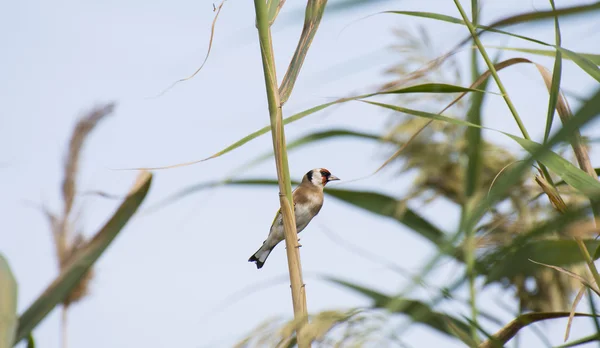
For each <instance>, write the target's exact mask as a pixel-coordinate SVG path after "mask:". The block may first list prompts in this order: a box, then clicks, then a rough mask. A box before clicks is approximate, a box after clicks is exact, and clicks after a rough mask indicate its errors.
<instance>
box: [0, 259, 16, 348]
mask: <svg viewBox="0 0 600 348" xmlns="http://www.w3.org/2000/svg"><path fill="white" fill-rule="evenodd" d="M16 333H17V281H16V279H15V276H14V275H13V273H12V271H11V269H10V265H9V264H8V261H7V260H6V258H5V257H4V255H2V254H0V348H9V347H12V346H13V342H14V341H15V334H16Z"/></svg>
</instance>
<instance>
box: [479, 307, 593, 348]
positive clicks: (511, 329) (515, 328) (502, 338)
mask: <svg viewBox="0 0 600 348" xmlns="http://www.w3.org/2000/svg"><path fill="white" fill-rule="evenodd" d="M569 315H570V313H569V312H539V313H526V314H521V315H519V316H518V317H516V318H515V319H514V320H513V321H511V322H510V323H508V324H507V325H506V326H504V327H503V328H502V329H501V330H500V331H498V332H496V333H495V334H494V335H493V336H492V338H491V339H489V340H487V341H485V342H483V343H482V344H481V345H479V348H494V347H504V345H505V344H506V342H508V341H510V340H511V339H512V338H513V337H515V335H516V334H517V333H518V332H519V331H520V330H521V329H523V328H525V327H527V326H528V325H530V324H533V323H536V322H538V321H543V320H548V319H558V318H568V317H569ZM575 316H576V317H590V316H591V315H590V314H585V313H575Z"/></svg>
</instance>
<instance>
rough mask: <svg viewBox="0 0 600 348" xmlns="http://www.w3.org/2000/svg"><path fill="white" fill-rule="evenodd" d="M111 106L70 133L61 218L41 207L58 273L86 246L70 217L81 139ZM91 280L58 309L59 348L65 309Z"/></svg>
mask: <svg viewBox="0 0 600 348" xmlns="http://www.w3.org/2000/svg"><path fill="white" fill-rule="evenodd" d="M114 107H115V105H114V104H113V103H110V104H106V105H104V106H101V107H96V108H93V109H92V110H91V111H89V112H88V113H87V114H86V115H84V116H83V117H81V118H80V119H79V121H78V122H77V124H76V125H75V129H74V130H73V133H72V134H71V140H70V141H69V148H68V152H67V156H66V158H65V163H64V179H63V182H62V190H61V191H62V192H61V193H62V198H63V211H62V214H61V215H57V214H54V213H52V212H51V211H50V210H49V209H48V208H46V207H44V212H45V214H46V216H47V217H48V220H49V222H50V228H51V230H52V236H53V237H54V247H55V250H56V257H57V260H58V266H59V270H60V272H62V271H63V269H64V268H65V266H66V265H67V264H68V263H69V262H70V261H71V260H72V259H73V256H74V255H75V254H76V253H77V252H78V251H79V250H80V249H81V248H82V247H83V246H85V245H86V238H85V236H84V235H83V233H82V232H81V231H75V224H76V218H73V217H72V216H71V215H72V214H71V212H72V211H73V206H74V202H75V194H76V192H77V174H78V172H79V163H80V158H81V152H82V150H83V146H84V143H85V140H86V139H87V138H88V136H89V135H90V133H91V132H92V131H93V130H94V128H95V127H96V126H97V125H98V123H99V122H100V121H101V120H103V119H104V118H105V117H106V116H108V115H110V114H111V113H112V112H113V110H114ZM92 277H93V270H90V271H89V272H88V273H87V274H86V275H85V276H84V277H83V278H82V279H81V282H80V283H79V284H78V285H77V286H76V287H75V288H74V289H73V291H72V292H71V293H70V294H69V296H67V298H65V300H64V301H63V307H62V318H61V325H62V328H61V329H62V347H63V348H66V346H67V344H66V341H67V340H66V328H67V323H66V321H67V310H68V308H69V306H70V305H71V304H73V303H75V302H78V301H80V300H81V299H83V298H84V297H85V296H86V295H87V294H88V290H89V284H90V281H91V280H92Z"/></svg>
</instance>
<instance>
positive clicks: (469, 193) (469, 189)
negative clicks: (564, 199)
mask: <svg viewBox="0 0 600 348" xmlns="http://www.w3.org/2000/svg"><path fill="white" fill-rule="evenodd" d="M478 11H479V8H478V0H471V17H472V18H473V24H474V25H477V22H478V16H477V15H478ZM471 53H472V55H471V75H472V76H471V77H472V79H473V81H475V80H477V78H478V77H479V67H478V66H477V51H475V50H472V51H471ZM486 85H487V83H486ZM483 98H484V93H481V94H480V95H479V94H478V95H474V96H473V97H472V98H471V107H470V108H469V111H468V113H467V121H469V122H471V123H474V124H481V106H482V104H483ZM465 137H466V140H467V142H466V143H467V148H466V154H467V157H468V164H467V168H466V173H465V201H464V202H465V203H464V205H463V207H462V218H461V220H462V221H463V223H462V224H461V225H462V226H463V227H462V228H461V229H464V227H465V224H464V219H466V217H467V215H468V212H469V207H470V206H471V204H472V203H473V202H474V200H475V195H476V193H477V190H478V189H479V187H480V180H479V178H480V173H481V129H479V128H475V127H469V128H468V129H467V130H466V132H465ZM465 236H466V243H465V244H466V248H465V252H466V255H465V257H466V259H465V261H466V266H467V277H468V278H469V305H470V306H471V338H472V339H473V340H474V341H475V342H477V340H478V337H477V327H478V323H477V316H478V311H477V288H476V284H475V280H476V278H477V274H476V272H475V249H476V245H475V229H474V228H472V227H470V228H468V229H466V230H465Z"/></svg>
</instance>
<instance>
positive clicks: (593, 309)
mask: <svg viewBox="0 0 600 348" xmlns="http://www.w3.org/2000/svg"><path fill="white" fill-rule="evenodd" d="M587 298H588V299H589V302H590V311H591V312H592V313H591V314H592V321H593V322H594V327H595V328H596V334H597V335H600V321H599V320H598V311H597V310H596V303H594V294H593V293H592V290H590V289H589V288H588V289H587ZM598 344H599V345H600V341H598Z"/></svg>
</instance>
